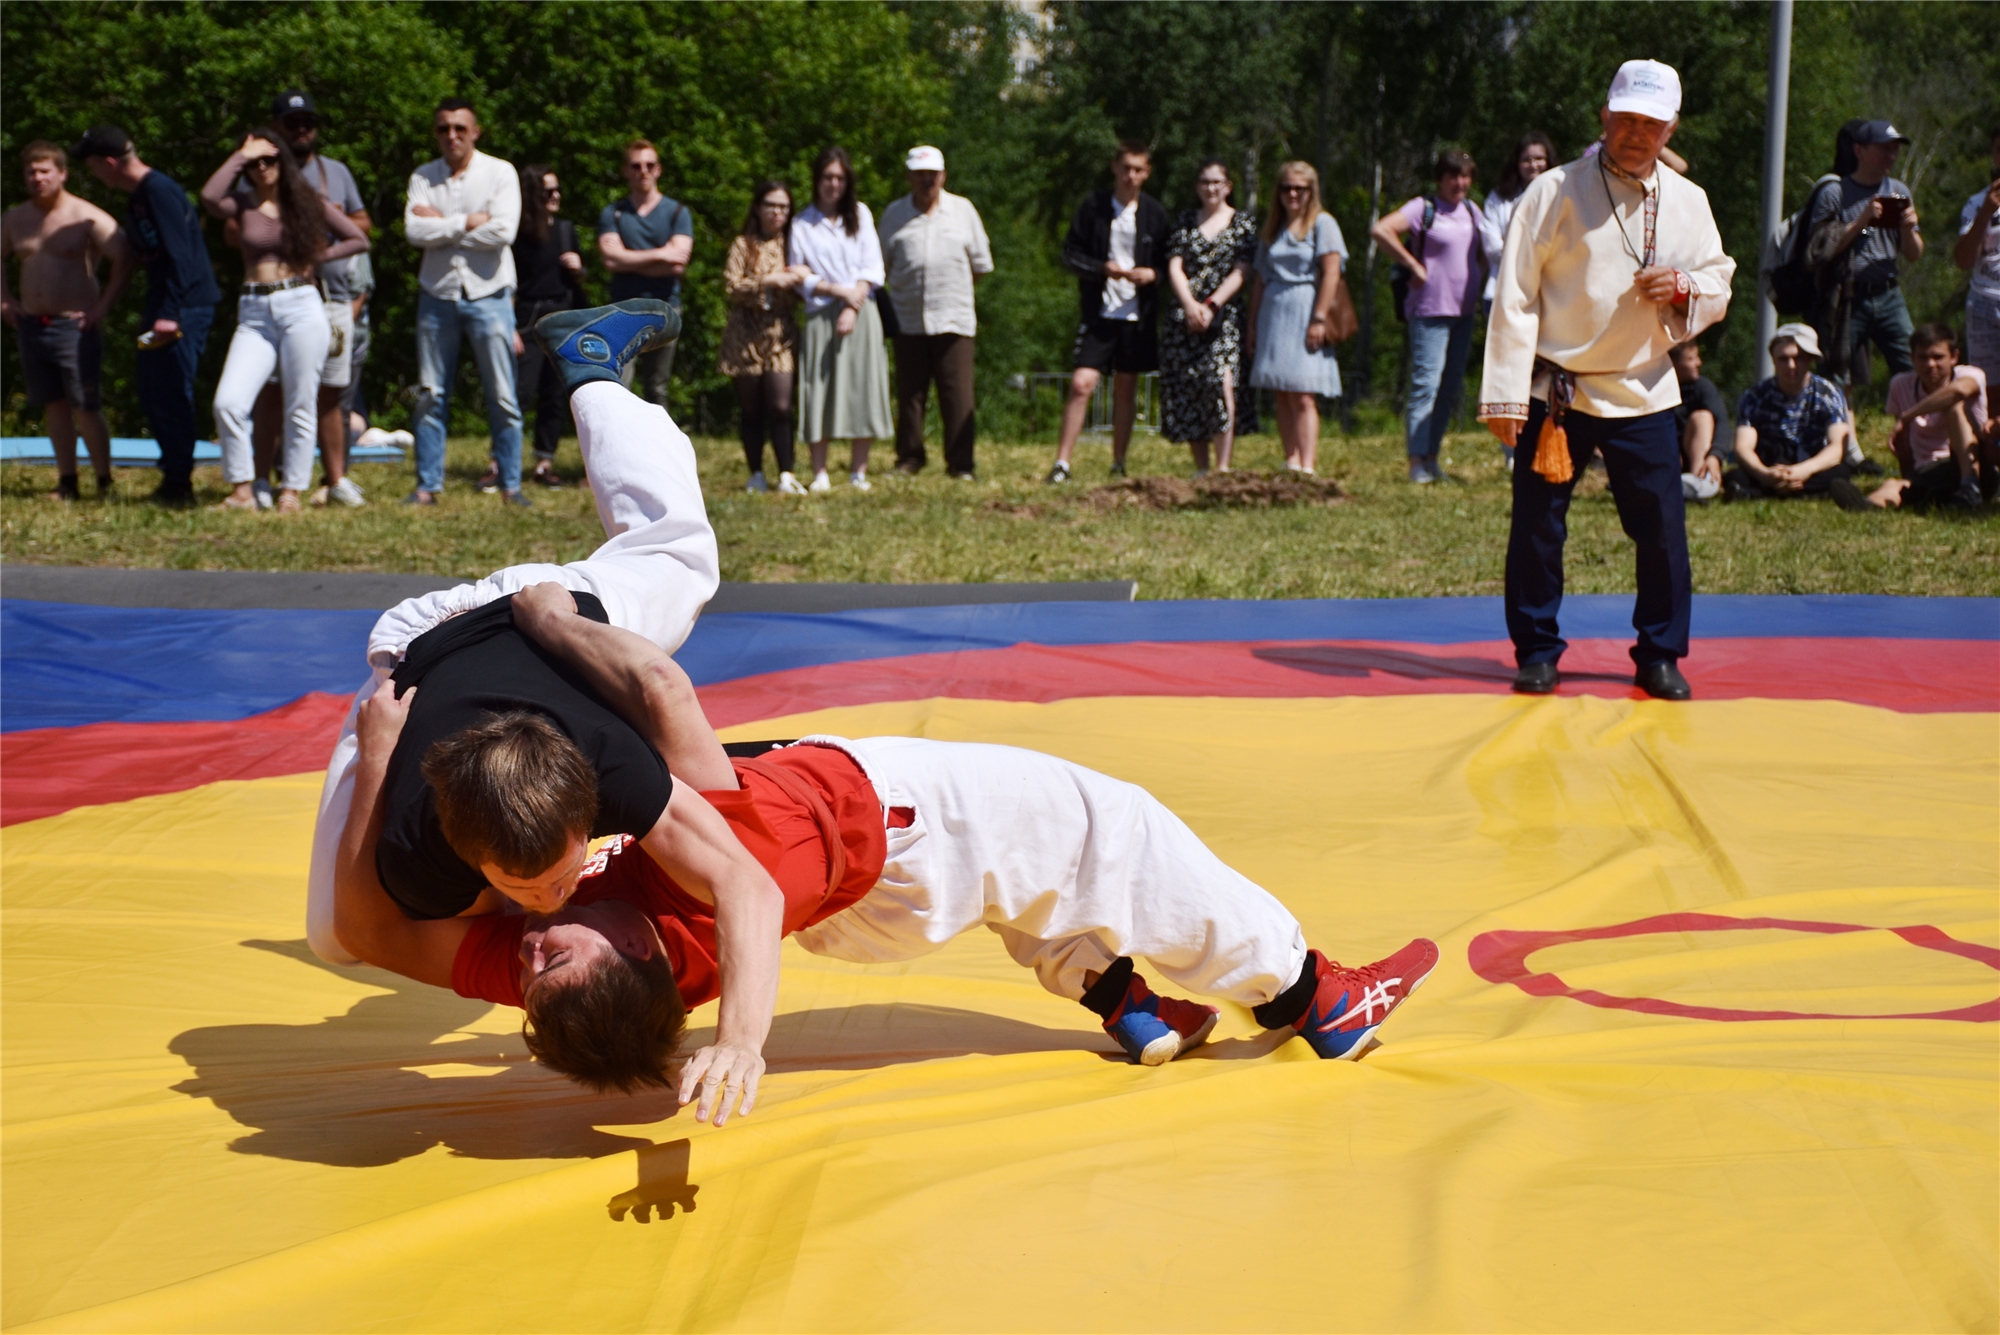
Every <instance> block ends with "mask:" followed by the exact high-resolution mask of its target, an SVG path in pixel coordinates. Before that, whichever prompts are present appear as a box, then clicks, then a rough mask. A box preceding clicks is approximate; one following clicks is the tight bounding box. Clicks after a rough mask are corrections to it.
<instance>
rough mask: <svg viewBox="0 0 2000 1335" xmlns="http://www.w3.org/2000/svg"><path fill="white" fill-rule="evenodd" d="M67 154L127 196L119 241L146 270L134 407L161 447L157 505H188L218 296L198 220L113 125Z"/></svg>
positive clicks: (98, 128)
mask: <svg viewBox="0 0 2000 1335" xmlns="http://www.w3.org/2000/svg"><path fill="white" fill-rule="evenodd" d="M70 156H71V157H73V158H76V159H78V160H79V161H82V162H86V163H88V164H89V165H90V171H91V174H92V175H93V176H95V177H96V178H97V179H98V180H100V181H102V182H104V184H106V185H108V186H110V187H111V188H112V189H113V190H120V191H123V192H124V193H126V194H128V195H130V196H131V197H132V202H131V204H130V205H129V206H127V208H126V210H125V237H126V240H127V242H128V243H129V244H130V245H131V247H132V253H133V254H134V255H135V256H137V257H138V260H139V262H140V263H141V264H143V265H145V266H146V304H145V306H144V308H143V310H142V312H141V314H140V317H139V329H140V337H141V339H143V340H145V345H144V346H142V347H141V348H140V351H139V354H138V356H137V357H135V358H133V372H134V379H135V380H136V381H137V385H138V390H139V406H140V407H141V408H142V409H144V410H145V413H146V421H147V423H148V424H149V425H151V426H152V428H153V438H154V439H155V440H157V441H158V442H159V444H160V486H159V489H158V490H157V491H155V492H154V493H153V499H154V500H156V501H158V502H159V503H160V504H162V505H175V506H179V505H190V504H192V503H193V502H194V437H195V424H194V373H195V368H196V367H197V366H199V365H200V364H201V350H202V348H203V347H204V346H205V345H206V344H207V343H208V330H209V326H210V325H211V324H213V323H214V321H215V303H216V302H218V301H220V300H221V299H222V291H221V289H219V288H218V287H216V285H215V270H214V269H213V268H212V267H210V265H209V262H208V246H207V244H206V243H205V242H204V241H203V240H202V235H201V215H200V214H199V213H197V212H195V207H194V205H193V204H192V203H191V202H190V201H189V200H188V195H187V191H185V190H183V189H181V187H180V186H179V185H178V184H176V183H175V182H174V181H172V180H170V179H168V177H167V175H166V173H165V172H158V171H154V170H153V169H152V168H151V167H148V166H147V165H146V164H145V163H143V162H141V161H140V160H139V154H138V151H137V150H136V149H134V148H133V147H132V137H131V136H130V135H128V134H126V133H125V132H124V131H123V130H121V129H119V128H118V127H117V126H115V125H94V126H92V127H91V128H90V129H89V130H88V131H86V132H85V133H84V136H83V138H82V139H81V140H79V141H78V142H77V145H76V147H75V148H73V149H71V150H70Z"/></svg>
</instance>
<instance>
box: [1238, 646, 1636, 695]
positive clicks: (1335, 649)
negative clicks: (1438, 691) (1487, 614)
mask: <svg viewBox="0 0 2000 1335" xmlns="http://www.w3.org/2000/svg"><path fill="white" fill-rule="evenodd" d="M1250 652H1251V656H1252V657H1254V658H1259V659H1262V660H1263V661H1264V662H1266V663H1276V664H1278V665H1279V666H1280V667H1289V668H1297V669H1298V670H1299V671H1301V672H1311V673H1314V674H1316V675H1318V676H1322V677H1366V676H1367V675H1368V674H1369V673H1371V672H1380V673H1382V674H1384V675H1385V676H1391V677H1401V678H1403V679H1404V680H1406V681H1477V682H1486V683H1488V684H1491V685H1495V686H1509V687H1511V686H1512V685H1513V684H1514V669H1513V668H1512V667H1510V666H1508V665H1507V664H1506V663H1505V662H1503V661H1502V660H1500V659H1498V658H1468V657H1452V656H1448V655H1443V654H1440V655H1436V656H1433V655H1430V654H1420V653H1415V652H1413V651H1410V650H1404V649H1368V648H1361V647H1358V646H1352V645H1343V644H1324V645H1290V646H1287V647H1284V648H1276V649H1253V650H1251V651H1250ZM1563 680H1565V681H1609V682H1617V683H1618V684H1620V685H1625V686H1629V685H1631V678H1630V677H1629V676H1622V675H1620V674H1618V673H1615V672H1571V671H1569V670H1567V669H1565V670H1564V671H1563Z"/></svg>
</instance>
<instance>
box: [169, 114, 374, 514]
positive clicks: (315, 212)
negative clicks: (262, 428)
mask: <svg viewBox="0 0 2000 1335" xmlns="http://www.w3.org/2000/svg"><path fill="white" fill-rule="evenodd" d="M238 177H241V178H242V179H243V182H244V184H245V185H246V186H248V189H247V190H242V191H238V190H235V189H234V187H235V185H236V182H237V178H238ZM201 203H202V207H203V208H205V209H207V210H208V211H209V212H210V213H212V214H214V215H215V216H216V217H218V218H222V219H224V220H226V221H227V220H233V221H234V222H235V223H236V225H237V230H238V236H239V239H238V242H237V244H238V246H239V247H240V248H241V250H242V251H243V288H242V293H241V295H240V296H239V297H238V298H237V302H236V333H235V335H234V336H233V337H232V338H231V339H230V340H229V357H228V360H227V361H225V362H224V363H223V367H222V379H221V381H220V382H219V383H218V384H217V385H216V387H215V429H216V434H217V435H219V436H220V437H221V438H222V477H223V480H224V481H225V482H228V483H230V484H231V487H232V488H233V490H232V491H231V493H230V495H229V497H228V498H227V499H226V500H224V501H223V502H222V507H223V508H225V509H230V510H255V509H262V508H265V507H267V506H269V505H270V504H271V499H270V494H269V491H268V490H265V491H264V493H263V494H262V495H259V494H257V491H256V490H255V489H253V487H252V485H251V478H252V473H253V466H252V463H251V449H250V416H251V410H252V409H253V407H254V406H255V405H256V402H257V394H258V392H259V391H260V390H262V389H263V388H264V384H265V382H266V381H268V380H269V379H270V378H271V372H272V370H273V369H278V370H280V371H281V372H282V374H283V381H284V394H285V430H284V441H285V476H284V486H283V489H282V490H281V491H280V493H279V496H278V499H277V507H278V509H279V510H280V511H283V512H285V513H287V514H295V513H297V512H298V509H299V492H301V491H303V490H305V488H306V487H307V486H309V485H310V484H311V482H312V461H313V455H314V453H315V451H316V450H317V448H318V442H319V434H318V433H319V416H318V400H319V375H320V367H321V366H322V365H324V364H325V362H326V350H327V344H328V342H329V341H330V340H331V338H332V336H333V331H332V328H331V326H329V325H328V324H327V321H326V310H325V307H324V306H323V304H322V303H321V301H320V294H319V288H318V286H317V284H316V283H315V282H314V271H315V270H316V269H317V267H318V266H319V264H320V263H321V262H322V261H324V260H337V259H343V258H345V257H346V256H349V255H358V254H360V253H361V252H362V251H364V250H366V249H368V237H367V235H366V234H365V233H363V232H362V230H361V229H360V228H359V227H356V226H355V225H354V223H353V222H352V221H351V220H350V219H349V218H348V217H347V215H346V214H344V213H342V212H341V211H340V209H339V208H338V207H337V206H335V205H334V204H332V203H330V202H328V201H327V200H325V199H322V198H321V197H320V195H319V192H318V191H316V190H314V189H313V188H312V186H311V185H310V184H309V183H308V182H307V181H306V178H305V174H304V173H303V172H301V171H300V170H299V164H298V159H297V158H295V157H293V156H292V151H291V149H290V148H288V147H287V146H286V145H285V141H284V138H283V137H282V136H281V135H279V134H278V133H277V132H276V131H274V130H257V131H253V132H252V133H250V134H248V135H246V136H244V139H243V146H242V147H241V148H239V149H237V150H236V151H235V152H234V153H232V154H230V155H229V160H228V161H226V162H224V163H223V164H222V165H221V166H220V167H218V168H216V171H215V175H213V176H211V177H209V178H208V184H207V185H204V186H203V187H202V188H201ZM329 235H331V237H332V238H333V240H332V244H330V245H329V244H328V237H329Z"/></svg>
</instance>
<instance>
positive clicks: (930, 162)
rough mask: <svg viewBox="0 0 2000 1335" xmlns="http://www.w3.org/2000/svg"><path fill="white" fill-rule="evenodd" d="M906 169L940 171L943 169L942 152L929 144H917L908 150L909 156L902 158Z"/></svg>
mask: <svg viewBox="0 0 2000 1335" xmlns="http://www.w3.org/2000/svg"><path fill="white" fill-rule="evenodd" d="M903 167H904V170H906V171H913V172H941V171H943V170H944V153H943V152H942V151H940V150H938V149H935V148H932V147H931V146H930V145H929V144H918V145H917V146H916V147H915V148H913V149H911V150H910V156H909V157H907V158H905V159H903Z"/></svg>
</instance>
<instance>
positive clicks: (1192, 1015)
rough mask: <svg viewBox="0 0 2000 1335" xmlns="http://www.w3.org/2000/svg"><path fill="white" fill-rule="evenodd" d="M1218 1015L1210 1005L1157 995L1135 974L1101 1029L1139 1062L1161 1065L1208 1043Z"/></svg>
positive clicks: (1148, 1064)
mask: <svg viewBox="0 0 2000 1335" xmlns="http://www.w3.org/2000/svg"><path fill="white" fill-rule="evenodd" d="M1220 1014H1221V1012H1219V1011H1218V1010H1217V1009H1216V1008H1215V1007H1213V1006H1203V1005H1199V1004H1197V1003H1195V1002H1192V1001H1182V1000H1181V999H1180V998H1179V997H1162V996H1158V995H1156V994H1155V993H1154V991H1153V989H1152V988H1150V987H1148V986H1146V980H1145V979H1144V978H1141V977H1140V976H1139V975H1138V974H1137V973H1134V974H1133V975H1132V976H1131V980H1130V981H1129V982H1127V983H1126V985H1125V995H1124V996H1123V997H1121V998H1120V999H1119V1001H1118V1005H1117V1008H1116V1009H1114V1010H1113V1011H1112V1012H1111V1016H1110V1018H1109V1019H1107V1020H1105V1022H1104V1032H1105V1033H1107V1034H1109V1035H1111V1036H1112V1037H1113V1038H1115V1039H1117V1040H1118V1045H1119V1046H1120V1047H1122V1048H1124V1049H1125V1052H1126V1054H1127V1055H1128V1056H1130V1057H1131V1058H1132V1060H1133V1061H1135V1062H1137V1063H1138V1064H1139V1065H1141V1066H1164V1065H1165V1064H1166V1063H1168V1062H1170V1061H1172V1060H1173V1059H1174V1058H1176V1057H1178V1056H1180V1055H1181V1054H1182V1053H1183V1052H1191V1051H1193V1050H1194V1049H1195V1048H1197V1047H1199V1046H1201V1045H1202V1044H1203V1043H1205V1042H1207V1041H1208V1035H1209V1033H1210V1032H1211V1031H1212V1030H1213V1029H1214V1028H1215V1021H1216V1019H1217V1018H1218V1016H1219V1015H1220Z"/></svg>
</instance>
